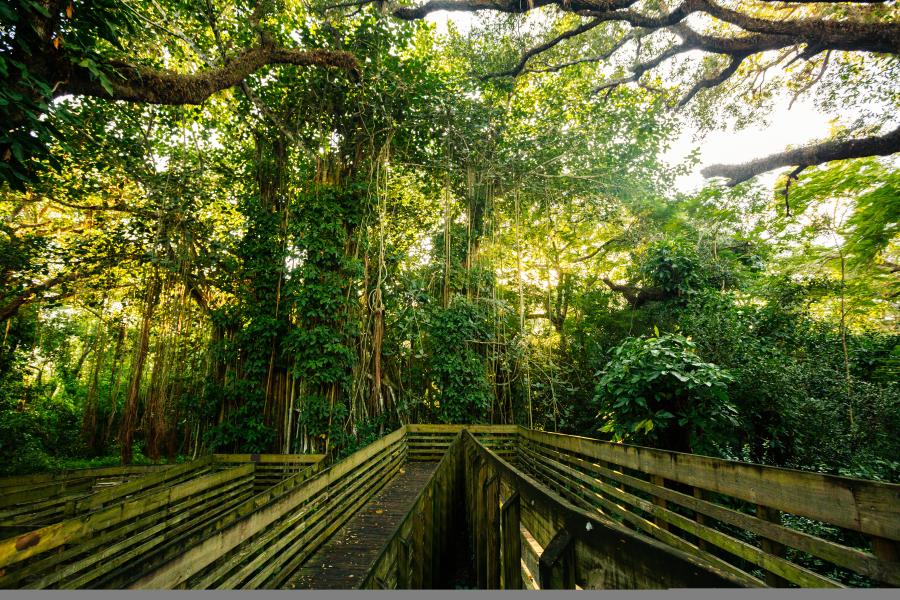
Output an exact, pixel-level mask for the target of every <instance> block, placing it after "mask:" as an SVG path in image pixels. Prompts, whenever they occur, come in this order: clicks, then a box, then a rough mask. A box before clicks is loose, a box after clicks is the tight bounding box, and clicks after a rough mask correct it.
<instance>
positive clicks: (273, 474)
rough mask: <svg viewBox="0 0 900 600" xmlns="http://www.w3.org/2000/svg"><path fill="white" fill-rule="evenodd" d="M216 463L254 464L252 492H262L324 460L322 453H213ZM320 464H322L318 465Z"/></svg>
mask: <svg viewBox="0 0 900 600" xmlns="http://www.w3.org/2000/svg"><path fill="white" fill-rule="evenodd" d="M213 459H214V461H215V463H216V464H217V465H223V466H225V465H232V466H233V465H244V464H247V463H251V462H252V463H253V464H255V465H256V470H255V471H254V479H253V490H254V492H262V491H263V490H267V489H269V488H271V487H272V486H275V485H278V484H279V483H281V482H282V481H284V480H286V479H290V478H291V477H294V476H295V475H297V474H299V473H304V472H308V469H309V468H310V467H312V466H314V465H317V464H318V463H320V462H321V461H323V460H325V455H324V454H214V455H213ZM320 466H322V465H320Z"/></svg>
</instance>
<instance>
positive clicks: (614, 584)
mask: <svg viewBox="0 0 900 600" xmlns="http://www.w3.org/2000/svg"><path fill="white" fill-rule="evenodd" d="M464 429H465V430H466V431H465V432H464V431H463V430H464ZM407 460H412V461H422V460H440V461H441V462H440V464H439V466H438V469H437V471H436V472H435V475H434V476H433V477H432V479H431V480H430V481H429V483H428V484H427V486H426V487H425V489H424V490H423V491H422V492H421V493H420V494H419V496H418V498H417V499H416V503H415V507H414V509H413V510H412V511H411V512H410V513H409V514H408V515H407V517H406V518H405V519H404V521H403V522H402V524H401V525H400V527H399V528H398V530H397V532H396V534H395V535H394V536H393V537H392V538H391V541H390V542H389V543H388V544H387V545H386V546H385V547H384V549H383V551H382V553H381V555H380V558H379V560H378V561H377V562H376V566H375V568H373V570H372V571H371V572H370V574H369V577H368V578H366V579H365V581H364V582H363V585H364V586H367V587H387V588H390V587H395V586H396V587H427V586H428V585H431V584H433V583H434V582H436V581H439V580H440V579H441V577H442V573H441V570H440V569H441V568H442V567H443V566H445V564H446V562H447V561H445V560H442V559H441V557H442V556H443V557H446V556H447V554H446V553H447V552H451V550H448V549H446V544H447V543H448V542H447V540H448V539H449V538H448V537H447V536H446V535H445V534H446V533H448V532H454V531H458V530H459V528H460V527H462V526H463V524H464V523H468V526H469V527H470V528H471V529H470V530H469V535H470V537H471V539H472V542H473V547H474V549H475V557H476V565H475V566H476V572H477V573H476V575H477V580H478V584H479V587H497V586H502V587H511V588H516V587H573V586H575V587H579V586H580V587H590V588H593V587H611V588H628V587H684V586H688V587H695V586H700V587H702V586H706V585H715V586H723V585H744V586H762V585H776V586H784V585H798V586H804V587H808V586H812V587H835V586H839V585H841V584H850V585H900V560H898V547H900V546H898V540H900V485H895V484H884V483H877V482H870V481H862V480H857V479H850V478H845V477H832V476H828V475H821V474H816V473H806V472H798V471H792V470H788V469H777V468H771V467H763V466H759V465H751V464H746V463H739V462H734V461H726V460H720V459H715V458H709V457H703V456H696V455H687V454H679V453H673V452H665V451H660V450H653V449H649V448H641V447H636V446H627V445H622V444H611V443H606V442H601V441H598V440H593V439H588V438H581V437H577V436H567V435H557V434H551V433H544V432H539V431H532V430H527V429H523V428H519V427H516V426H483V425H475V426H467V425H408V426H405V427H402V428H400V429H399V430H397V431H395V432H393V433H391V434H389V435H388V436H386V437H384V438H382V439H381V440H379V441H377V442H375V443H374V444H371V445H369V446H367V447H365V448H363V449H361V450H359V451H357V452H355V453H354V454H351V455H350V456H348V457H347V458H345V459H343V460H341V461H339V462H337V463H334V464H331V459H330V458H328V457H322V456H321V455H312V456H297V455H285V456H280V455H215V456H209V457H205V458H202V459H199V460H197V461H193V462H192V463H186V464H183V465H177V466H172V467H168V468H166V469H162V470H161V469H155V470H154V469H149V470H148V469H140V470H134V471H130V470H128V469H125V470H122V471H120V472H118V473H116V472H115V471H114V470H106V469H100V470H90V471H91V472H90V474H88V472H87V471H85V472H81V473H78V474H77V475H75V474H66V475H51V476H47V475H44V476H31V477H27V478H17V480H18V481H14V480H10V479H7V480H5V481H0V483H2V484H4V485H5V487H4V488H3V489H5V490H6V491H8V492H9V494H10V495H9V496H4V497H3V498H4V502H3V503H0V504H5V508H6V509H8V510H11V511H13V510H22V511H23V512H20V513H19V515H35V514H40V512H41V511H42V510H44V508H47V507H50V506H52V507H53V511H55V512H52V513H47V515H45V516H44V517H41V518H48V519H55V521H53V522H52V523H50V524H45V525H42V526H39V527H36V528H31V529H29V530H28V531H27V532H23V533H20V534H19V535H16V536H14V537H11V538H9V539H5V540H2V541H0V588H4V587H6V588H9V587H64V588H76V587H97V588H99V587H162V588H171V587H187V588H201V589H202V588H263V587H266V588H271V587H280V586H282V585H284V584H285V582H286V581H288V580H289V579H290V578H291V577H292V576H293V574H294V573H295V572H296V571H297V569H298V567H299V566H300V565H301V564H303V563H304V562H305V561H306V560H307V559H309V558H310V557H311V556H312V555H313V553H314V552H315V551H316V550H317V549H318V548H319V547H321V545H322V544H323V543H325V542H326V541H327V540H328V539H329V538H330V537H331V536H332V535H333V533H334V532H336V531H337V529H338V528H339V527H341V526H342V525H343V524H344V523H346V522H347V521H348V520H349V519H350V518H351V517H352V516H353V514H354V513H355V512H356V511H357V510H358V509H359V508H360V507H361V506H363V505H364V504H365V503H366V502H367V501H368V500H369V499H370V498H371V497H372V496H373V495H374V494H376V493H377V492H378V491H379V490H380V489H381V488H382V487H383V486H384V485H385V484H386V483H387V482H389V481H390V480H391V479H392V478H393V477H394V476H395V475H396V474H397V473H398V472H399V469H400V468H401V466H402V464H403V463H404V462H405V461H407ZM138 474H140V475H142V477H139V478H135V477H136V476H137V475H138ZM104 477H118V478H119V483H118V484H117V485H114V486H112V487H108V488H106V489H101V490H99V491H98V490H96V489H95V488H94V485H95V484H96V483H97V482H98V481H102V478H104ZM128 478H132V479H131V480H127V479H128ZM85 481H91V482H92V483H91V486H90V488H87V487H85V488H79V487H78V486H80V485H85V484H84V483H83V482H85ZM463 483H465V485H464V486H463ZM31 488H34V489H35V493H31V492H32V490H31ZM37 490H40V491H37ZM485 495H486V496H485ZM10 498H12V499H10ZM51 500H52V502H51V503H50V504H48V505H43V504H42V503H45V502H48V501H51ZM29 501H31V503H30V504H29ZM27 507H30V509H29V508H27ZM48 510H49V508H48ZM460 511H462V512H460ZM16 516H18V515H13V517H16ZM21 523H23V525H22V526H23V527H27V526H28V523H30V522H29V521H27V519H25V518H24V517H23V518H22V520H21ZM582 528H585V529H586V530H585V531H582ZM821 531H826V532H827V533H828V535H827V536H826V535H824V534H818V532H821ZM591 532H594V533H591ZM825 537H828V538H829V539H825ZM452 551H453V552H457V551H459V549H458V548H454V549H452ZM517 557H518V558H517ZM523 565H524V566H523ZM854 578H855V579H854Z"/></svg>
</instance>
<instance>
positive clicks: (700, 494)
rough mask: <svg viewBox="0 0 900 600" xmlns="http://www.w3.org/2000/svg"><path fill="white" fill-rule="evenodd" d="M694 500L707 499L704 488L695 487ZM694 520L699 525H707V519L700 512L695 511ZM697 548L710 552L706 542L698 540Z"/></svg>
mask: <svg viewBox="0 0 900 600" xmlns="http://www.w3.org/2000/svg"><path fill="white" fill-rule="evenodd" d="M693 491H694V498H697V499H698V500H705V499H706V492H705V491H704V490H703V488H698V487H694V490H693ZM694 520H695V521H696V522H697V524H698V525H706V517H704V516H703V515H702V514H701V513H700V512H697V511H694ZM697 547H698V548H700V549H701V550H704V551H707V550H709V544H707V543H706V540H703V539H700V538H697Z"/></svg>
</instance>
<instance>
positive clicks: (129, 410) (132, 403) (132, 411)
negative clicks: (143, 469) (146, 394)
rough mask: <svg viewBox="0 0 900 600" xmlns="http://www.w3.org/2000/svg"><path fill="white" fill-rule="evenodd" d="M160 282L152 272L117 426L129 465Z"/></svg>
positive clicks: (123, 452) (125, 458)
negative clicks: (129, 377)
mask: <svg viewBox="0 0 900 600" xmlns="http://www.w3.org/2000/svg"><path fill="white" fill-rule="evenodd" d="M160 287H161V282H160V279H159V274H158V273H155V272H154V273H153V275H152V277H151V279H150V283H149V284H148V285H147V292H146V294H145V296H144V314H143V315H142V317H141V332H140V334H139V336H138V341H137V345H136V347H135V353H134V363H133V364H132V365H131V383H130V384H129V386H128V396H127V397H126V399H125V410H124V413H123V414H122V425H121V427H120V428H119V450H120V454H121V458H122V464H125V465H130V464H131V462H132V459H133V458H134V457H133V455H132V448H131V445H132V443H133V441H134V429H135V424H136V422H137V413H138V398H139V396H140V392H141V379H142V377H143V374H144V364H145V363H146V360H147V351H148V349H149V346H150V325H151V323H152V319H153V313H154V312H155V311H156V305H157V303H158V302H159V293H160Z"/></svg>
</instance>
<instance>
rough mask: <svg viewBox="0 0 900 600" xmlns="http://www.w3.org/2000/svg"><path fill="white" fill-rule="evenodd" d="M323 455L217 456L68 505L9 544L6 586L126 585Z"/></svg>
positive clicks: (310, 470) (299, 479) (0, 565)
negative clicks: (52, 520)
mask: <svg viewBox="0 0 900 600" xmlns="http://www.w3.org/2000/svg"><path fill="white" fill-rule="evenodd" d="M323 459H324V455H318V454H317V455H250V454H244V455H241V454H230V455H211V456H206V457H202V458H200V459H197V460H195V461H191V462H189V463H184V464H181V465H175V466H171V467H169V468H166V469H162V470H160V469H154V470H152V471H150V472H149V474H145V475H143V476H142V477H138V478H134V479H132V480H130V481H127V482H125V483H120V484H118V485H115V486H112V487H107V488H103V489H101V490H100V491H96V492H94V493H90V494H87V495H80V496H77V497H76V498H75V499H70V500H66V502H65V503H64V504H63V505H62V508H61V509H60V513H59V515H60V518H58V519H57V522H58V525H57V526H56V527H50V526H45V527H42V528H32V529H29V530H28V531H27V532H26V533H21V532H17V533H18V535H17V537H15V538H14V539H11V540H6V542H2V543H0V544H2V545H0V573H2V575H0V587H39V588H40V587H66V588H72V587H85V586H90V587H114V588H115V587H124V586H126V585H128V584H129V583H131V582H132V581H134V580H135V579H137V578H138V577H140V576H141V574H143V573H144V572H146V571H147V570H150V569H153V568H157V567H159V566H160V565H162V564H164V563H165V562H167V561H169V560H171V559H172V558H174V557H176V556H178V555H179V554H181V553H183V552H184V551H185V549H187V548H189V547H191V546H192V545H195V544H197V543H199V542H200V541H202V540H203V539H206V538H207V537H209V536H210V535H212V534H214V533H215V532H217V531H220V530H222V529H224V528H226V527H228V526H230V525H231V524H232V523H234V522H235V521H236V520H238V519H240V518H241V517H243V516H246V515H247V514H249V513H251V512H253V511H254V510H256V509H258V508H259V507H261V506H264V505H265V504H267V503H268V502H270V501H271V500H272V499H273V498H274V497H276V496H279V495H281V494H284V493H285V492H287V491H288V490H291V489H293V488H295V487H297V486H298V485H300V484H301V483H303V482H304V481H306V480H307V479H308V478H309V477H311V476H312V475H314V474H315V473H317V472H319V471H320V470H321V469H322V468H324V466H325V461H324V460H323ZM121 470H122V471H126V472H129V473H135V472H134V471H133V470H131V469H130V468H122V469H121ZM259 471H261V473H260V472H259ZM139 472H141V471H138V473H139ZM143 472H145V473H146V472H147V471H143ZM114 473H115V472H114V471H111V470H103V471H102V472H101V473H96V472H94V473H91V476H92V477H100V476H102V477H108V476H111V475H112V474H114ZM78 475H79V478H80V479H83V478H84V474H83V473H79V474H78ZM60 481H68V479H61V480H60ZM260 488H262V489H263V491H258V490H259V489H260ZM33 547H34V548H35V550H31V548H33ZM13 548H15V551H13ZM4 552H5V554H4ZM35 552H36V554H35Z"/></svg>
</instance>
